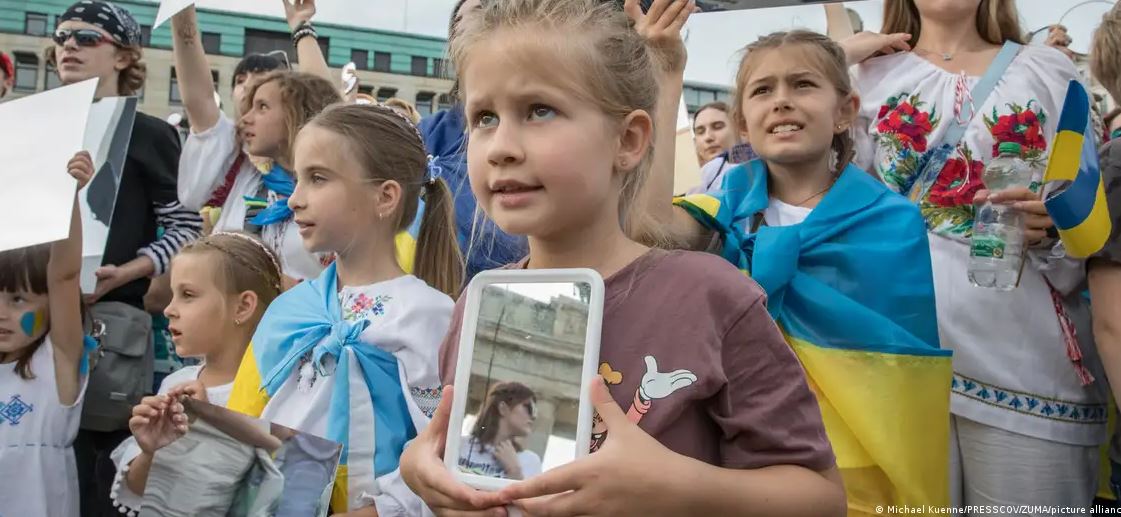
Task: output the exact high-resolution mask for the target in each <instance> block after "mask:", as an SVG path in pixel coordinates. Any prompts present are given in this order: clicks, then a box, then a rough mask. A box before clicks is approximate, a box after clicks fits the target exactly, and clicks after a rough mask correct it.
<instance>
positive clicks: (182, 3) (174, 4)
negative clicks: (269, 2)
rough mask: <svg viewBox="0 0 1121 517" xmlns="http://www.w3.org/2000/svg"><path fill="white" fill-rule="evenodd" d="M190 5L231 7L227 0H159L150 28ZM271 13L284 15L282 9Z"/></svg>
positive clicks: (154, 27) (155, 26)
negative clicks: (154, 18)
mask: <svg viewBox="0 0 1121 517" xmlns="http://www.w3.org/2000/svg"><path fill="white" fill-rule="evenodd" d="M192 5H193V6H196V7H199V8H211V9H224V10H231V9H232V7H231V6H230V5H229V2H227V0H161V1H160V10H159V11H156V21H155V23H153V24H152V29H153V30H154V29H156V28H157V27H159V26H160V25H163V24H164V23H165V22H167V21H168V20H170V19H171V17H172V16H175V15H177V14H179V11H182V10H183V9H186V8H188V7H190V6H192ZM272 14H274V15H276V16H283V15H284V14H283V12H282V11H278V12H274V13H272Z"/></svg>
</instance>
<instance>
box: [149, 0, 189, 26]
mask: <svg viewBox="0 0 1121 517" xmlns="http://www.w3.org/2000/svg"><path fill="white" fill-rule="evenodd" d="M194 3H195V0H163V1H162V2H160V10H159V11H158V12H157V13H156V23H153V24H152V28H153V29H155V28H156V27H159V26H160V25H163V24H164V22H166V21H168V20H170V19H171V17H172V16H175V15H176V14H178V13H179V11H182V10H183V9H186V8H187V7H190V6H191V5H193V4H194Z"/></svg>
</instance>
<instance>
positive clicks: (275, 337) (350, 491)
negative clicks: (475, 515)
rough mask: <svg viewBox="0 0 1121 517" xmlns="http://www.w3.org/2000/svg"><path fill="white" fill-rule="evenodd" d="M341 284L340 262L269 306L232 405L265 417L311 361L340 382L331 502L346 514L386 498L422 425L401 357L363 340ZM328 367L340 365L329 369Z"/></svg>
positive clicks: (332, 420) (330, 430) (331, 423)
mask: <svg viewBox="0 0 1121 517" xmlns="http://www.w3.org/2000/svg"><path fill="white" fill-rule="evenodd" d="M336 282H337V278H336V273H335V265H334V264H332V265H330V266H328V267H327V269H326V270H324V271H323V273H322V274H321V275H320V276H319V278H316V279H314V280H309V281H306V282H302V283H300V284H299V285H297V286H296V287H293V288H292V289H289V290H288V291H286V292H285V293H284V294H282V295H281V296H280V297H278V298H277V299H276V300H275V301H273V303H272V304H271V305H269V307H268V309H267V310H266V312H265V315H264V317H263V318H262V319H261V323H260V324H258V325H257V330H256V332H255V333H254V334H253V341H252V342H251V343H250V344H249V350H248V351H247V353H246V354H245V356H244V357H243V358H242V361H241V366H240V368H239V369H238V373H237V376H236V377H235V378H234V386H233V389H232V391H231V394H230V400H229V402H228V403H227V407H228V408H230V409H232V410H234V411H238V412H241V413H245V414H248V415H250V416H253V417H260V416H261V414H262V413H263V412H264V410H265V406H266V405H267V404H268V402H269V399H270V397H271V396H273V395H275V394H276V392H277V391H278V390H279V389H280V388H281V387H282V386H283V385H284V384H286V383H288V382H292V374H293V373H294V372H295V371H296V368H297V366H298V364H299V361H300V359H301V358H303V357H307V356H309V355H310V356H311V357H312V358H313V360H312V364H313V365H315V368H316V369H317V371H319V370H321V369H322V370H324V371H322V372H320V375H321V376H324V377H327V376H329V377H331V378H332V386H331V398H330V403H329V406H328V411H327V436H325V438H327V439H329V440H332V441H335V442H338V443H341V444H342V446H343V449H342V455H341V457H340V460H339V467H338V470H337V472H336V475H335V486H334V489H333V491H332V496H331V507H332V508H333V509H334V510H335V511H336V512H338V513H341V512H345V511H347V510H348V509H353V508H352V507H353V504H352V503H354V501H355V500H357V499H358V498H361V497H363V496H364V494H378V493H380V490H379V488H378V487H379V483H378V478H380V477H382V476H385V475H388V474H390V473H392V472H394V471H395V470H397V468H398V467H399V461H400V457H401V453H402V452H403V451H404V448H405V444H406V443H407V442H408V441H409V440H411V439H413V438H415V437H416V435H417V428H418V423H417V422H415V421H414V420H413V418H412V414H411V413H410V410H409V408H408V402H407V399H406V397H407V396H408V395H407V393H406V391H407V389H408V388H407V385H406V383H405V381H404V379H403V378H402V376H401V375H402V374H401V369H400V368H399V366H398V362H397V359H396V357H395V356H393V354H391V353H389V352H386V351H384V350H382V349H381V348H379V347H377V346H371V345H370V344H368V343H362V342H361V341H360V336H361V333H362V332H363V331H364V330H365V329H366V327H367V326H369V321H366V320H362V321H358V322H354V323H350V322H347V321H345V320H343V319H342V312H341V310H340V308H339V305H338V304H339V302H338V289H337V285H336ZM254 343H257V344H258V345H260V346H257V347H254ZM328 358H330V360H327V359H328ZM326 365H334V366H333V367H330V368H331V370H330V371H328V368H329V367H328V366H326ZM262 374H263V375H262ZM352 438H354V439H353V440H352Z"/></svg>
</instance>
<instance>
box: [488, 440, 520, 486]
mask: <svg viewBox="0 0 1121 517" xmlns="http://www.w3.org/2000/svg"><path fill="white" fill-rule="evenodd" d="M494 458H495V459H497V460H498V463H499V464H500V465H502V470H504V471H506V479H522V478H523V477H524V476H523V475H522V466H521V464H520V463H518V450H517V449H515V448H514V443H513V442H512V441H510V440H506V441H504V442H502V443H499V444H497V445H495V446H494Z"/></svg>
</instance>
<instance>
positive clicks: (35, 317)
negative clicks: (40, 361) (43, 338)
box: [19, 311, 43, 337]
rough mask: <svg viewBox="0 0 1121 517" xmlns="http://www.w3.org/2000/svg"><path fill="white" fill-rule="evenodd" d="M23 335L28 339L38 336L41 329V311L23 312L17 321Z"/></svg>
mask: <svg viewBox="0 0 1121 517" xmlns="http://www.w3.org/2000/svg"><path fill="white" fill-rule="evenodd" d="M19 323H20V327H21V328H22V329H23V333H24V334H27V336H28V337H31V336H34V335H35V334H38V333H39V331H40V330H41V329H42V328H43V313H42V312H41V311H34V312H25V313H24V314H23V316H22V317H21V318H20V319H19Z"/></svg>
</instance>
